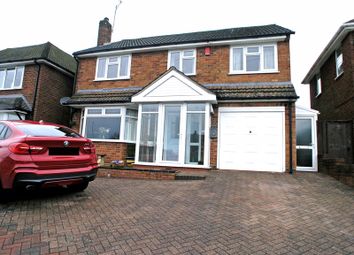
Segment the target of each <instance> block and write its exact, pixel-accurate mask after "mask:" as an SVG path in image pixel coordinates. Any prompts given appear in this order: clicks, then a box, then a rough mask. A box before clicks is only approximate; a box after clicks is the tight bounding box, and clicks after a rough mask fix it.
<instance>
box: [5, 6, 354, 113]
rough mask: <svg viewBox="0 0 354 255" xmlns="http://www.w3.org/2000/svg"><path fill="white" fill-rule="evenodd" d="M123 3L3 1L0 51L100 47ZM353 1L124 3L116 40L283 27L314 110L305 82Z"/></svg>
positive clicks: (295, 78) (295, 75)
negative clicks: (101, 31) (102, 23)
mask: <svg viewBox="0 0 354 255" xmlns="http://www.w3.org/2000/svg"><path fill="white" fill-rule="evenodd" d="M117 3H118V0H99V1H98V0H96V1H92V0H91V1H87V0H86V1H85V0H61V1H50V0H31V1H28V0H11V1H4V2H3V3H1V7H0V10H1V15H0V24H1V34H2V36H1V40H0V49H4V48H11V47H19V46H27V45H33V44H40V43H44V42H47V41H50V42H51V43H53V44H54V45H56V46H58V47H59V48H61V49H62V50H64V51H66V52H68V53H73V52H74V51H77V50H82V49H85V48H89V47H92V46H96V41H97V29H98V22H99V20H101V19H102V18H104V17H108V18H109V19H110V21H111V22H113V14H114V9H115V5H116V4H117ZM353 10H354V1H353V0H336V1H328V0H327V1H326V0H322V1H321V0H307V1H304V0H298V1H286V0H267V1H264V0H253V1H250V0H248V1H247V0H246V1H236V0H217V1H212V0H173V1H172V0H123V3H122V4H121V6H120V7H119V9H118V12H117V19H116V26H115V31H114V34H113V40H112V41H117V40H121V39H127V38H139V37H146V36H154V35H163V34H174V33H184V32H193V31H203V30H213V29H223V28H232V27H241V26H255V25H266V24H278V25H280V26H283V27H286V28H289V29H291V30H293V31H295V32H296V34H295V35H292V37H291V40H290V45H291V68H292V82H293V84H294V85H295V87H296V90H297V93H298V94H299V95H300V97H301V98H300V100H299V101H298V103H299V104H300V105H304V106H309V98H308V88H307V86H305V85H301V81H302V79H303V78H304V76H305V75H306V73H307V71H308V70H309V68H310V67H311V66H312V64H313V63H314V61H315V60H316V58H317V57H318V55H319V54H320V53H321V52H322V50H323V48H324V47H325V46H326V45H327V43H328V42H329V40H330V39H331V38H332V36H333V35H334V33H335V32H336V31H337V29H338V28H339V26H340V25H341V24H342V23H344V22H346V21H348V20H351V19H354V12H353Z"/></svg>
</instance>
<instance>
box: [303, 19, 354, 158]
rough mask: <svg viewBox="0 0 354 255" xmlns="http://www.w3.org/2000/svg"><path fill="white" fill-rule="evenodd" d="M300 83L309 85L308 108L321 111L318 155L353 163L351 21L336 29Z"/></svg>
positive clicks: (353, 45) (353, 36) (353, 54)
mask: <svg viewBox="0 0 354 255" xmlns="http://www.w3.org/2000/svg"><path fill="white" fill-rule="evenodd" d="M303 84H310V96H311V107H312V108H314V109H316V110H318V111H319V112H320V115H319V118H318V128H317V130H318V150H319V157H320V158H337V159H338V158H340V159H343V160H344V161H345V162H347V163H353V158H354V154H353V153H354V152H353V144H354V140H353V139H354V136H353V131H354V129H353V127H354V125H353V121H354V20H351V21H348V22H346V23H344V24H343V25H342V26H341V27H340V28H339V29H338V31H337V32H336V34H335V35H334V36H333V38H332V39H331V40H330V42H329V43H328V45H327V46H326V48H325V49H324V50H323V51H322V53H321V54H320V56H319V57H318V59H317V60H316V62H315V63H314V64H313V66H312V67H311V69H310V70H309V72H308V73H307V75H306V77H305V78H304V80H303Z"/></svg>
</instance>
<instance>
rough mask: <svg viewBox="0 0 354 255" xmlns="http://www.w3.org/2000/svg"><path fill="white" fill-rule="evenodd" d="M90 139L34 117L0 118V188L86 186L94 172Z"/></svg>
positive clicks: (93, 151) (94, 164) (93, 154)
mask: <svg viewBox="0 0 354 255" xmlns="http://www.w3.org/2000/svg"><path fill="white" fill-rule="evenodd" d="M97 168H98V165H97V159H96V151H95V146H94V145H93V143H92V142H91V141H90V140H89V139H87V138H84V137H82V136H81V135H79V134H78V133H76V132H75V131H73V130H71V129H69V128H67V127H64V126H60V125H56V124H52V123H45V122H42V121H40V122H34V121H0V191H1V189H2V191H6V190H10V189H13V188H25V189H27V190H30V189H35V188H44V187H52V186H64V187H69V188H71V189H73V190H75V191H81V190H84V189H86V188H87V186H88V183H89V182H90V181H93V180H94V179H95V177H96V173H97Z"/></svg>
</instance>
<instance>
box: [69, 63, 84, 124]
mask: <svg viewBox="0 0 354 255" xmlns="http://www.w3.org/2000/svg"><path fill="white" fill-rule="evenodd" d="M74 59H75V61H76V64H77V65H76V72H75V76H74V82H73V89H72V91H71V95H70V96H72V95H74V94H75V91H76V81H77V74H78V71H79V59H78V58H77V57H76V56H74ZM69 107H70V108H69V109H70V110H69V123H68V124H69V126H70V127H72V125H71V124H72V119H73V115H74V111H73V108H72V107H71V106H69ZM80 117H81V116H80Z"/></svg>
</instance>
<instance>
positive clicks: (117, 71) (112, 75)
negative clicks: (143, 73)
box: [96, 55, 131, 80]
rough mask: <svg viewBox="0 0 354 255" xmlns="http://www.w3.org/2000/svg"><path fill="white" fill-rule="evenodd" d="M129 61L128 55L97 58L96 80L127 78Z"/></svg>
mask: <svg viewBox="0 0 354 255" xmlns="http://www.w3.org/2000/svg"><path fill="white" fill-rule="evenodd" d="M130 62H131V56H130V55H124V56H114V57H104V58H98V59H97V67H96V80H115V79H129V78H130Z"/></svg>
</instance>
